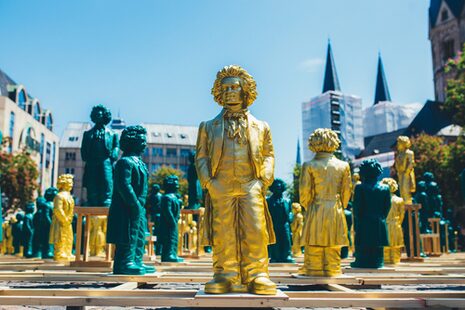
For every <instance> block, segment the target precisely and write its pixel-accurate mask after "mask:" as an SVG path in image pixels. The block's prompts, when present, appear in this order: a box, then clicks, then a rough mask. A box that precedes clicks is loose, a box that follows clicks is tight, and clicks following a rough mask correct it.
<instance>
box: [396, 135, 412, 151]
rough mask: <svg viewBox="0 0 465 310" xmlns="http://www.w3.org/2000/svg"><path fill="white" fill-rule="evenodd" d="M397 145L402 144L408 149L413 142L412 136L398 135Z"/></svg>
mask: <svg viewBox="0 0 465 310" xmlns="http://www.w3.org/2000/svg"><path fill="white" fill-rule="evenodd" d="M397 145H402V146H404V147H405V148H406V149H408V148H409V147H410V146H411V145H412V143H411V142H410V138H409V137H407V136H398V137H397Z"/></svg>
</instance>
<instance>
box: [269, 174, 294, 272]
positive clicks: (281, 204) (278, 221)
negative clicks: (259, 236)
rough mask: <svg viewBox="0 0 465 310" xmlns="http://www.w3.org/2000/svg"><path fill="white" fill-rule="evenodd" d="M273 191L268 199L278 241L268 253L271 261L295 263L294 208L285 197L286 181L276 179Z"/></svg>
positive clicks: (272, 186)
mask: <svg viewBox="0 0 465 310" xmlns="http://www.w3.org/2000/svg"><path fill="white" fill-rule="evenodd" d="M270 191H271V192H272V193H273V194H272V195H271V196H270V197H269V198H268V199H267V200H266V202H267V204H268V210H269V211H270V215H271V218H272V220H273V229H274V232H275V235H276V243H275V244H271V245H269V246H268V255H269V257H270V262H271V263H294V262H295V261H294V259H293V258H292V254H291V226H290V225H291V222H292V218H293V215H292V210H291V206H290V201H289V199H287V198H286V197H284V192H285V191H286V183H285V182H284V181H283V180H281V179H275V180H274V182H273V184H271V186H270Z"/></svg>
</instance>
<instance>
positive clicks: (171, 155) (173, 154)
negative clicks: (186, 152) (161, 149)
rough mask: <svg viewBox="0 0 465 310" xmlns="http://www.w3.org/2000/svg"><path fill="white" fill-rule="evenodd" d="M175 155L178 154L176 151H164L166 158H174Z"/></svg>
mask: <svg viewBox="0 0 465 310" xmlns="http://www.w3.org/2000/svg"><path fill="white" fill-rule="evenodd" d="M177 155H178V152H177V150H176V149H173V148H167V149H166V157H176V156H177Z"/></svg>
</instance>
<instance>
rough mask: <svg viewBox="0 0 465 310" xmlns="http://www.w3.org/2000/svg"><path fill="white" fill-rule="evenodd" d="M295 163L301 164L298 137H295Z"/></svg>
mask: <svg viewBox="0 0 465 310" xmlns="http://www.w3.org/2000/svg"><path fill="white" fill-rule="evenodd" d="M295 163H296V164H297V165H301V164H302V158H301V157H300V139H299V138H297V156H296V159H295Z"/></svg>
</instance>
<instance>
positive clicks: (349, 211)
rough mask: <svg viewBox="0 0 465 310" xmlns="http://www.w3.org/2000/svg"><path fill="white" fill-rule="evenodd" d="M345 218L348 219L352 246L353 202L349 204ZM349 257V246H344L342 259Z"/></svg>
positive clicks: (348, 233) (348, 236)
mask: <svg viewBox="0 0 465 310" xmlns="http://www.w3.org/2000/svg"><path fill="white" fill-rule="evenodd" d="M344 216H345V217H346V223H347V238H348V239H349V245H350V246H351V245H352V237H351V235H350V230H351V228H352V202H349V204H348V205H347V208H345V209H344ZM348 257H349V246H343V247H342V248H341V259H343V258H348Z"/></svg>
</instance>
